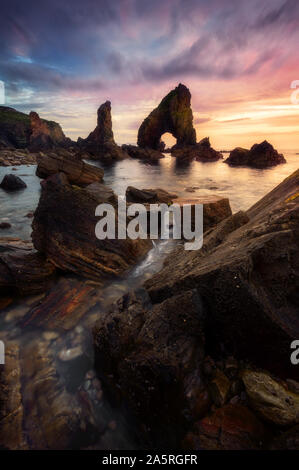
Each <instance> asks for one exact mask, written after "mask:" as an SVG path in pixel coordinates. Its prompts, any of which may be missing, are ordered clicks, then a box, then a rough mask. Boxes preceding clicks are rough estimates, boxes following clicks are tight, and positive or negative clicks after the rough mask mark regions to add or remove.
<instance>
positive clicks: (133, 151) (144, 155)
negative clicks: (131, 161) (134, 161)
mask: <svg viewBox="0 0 299 470" xmlns="http://www.w3.org/2000/svg"><path fill="white" fill-rule="evenodd" d="M121 148H122V149H123V151H124V152H126V153H127V154H128V155H129V156H130V157H131V158H139V159H140V160H144V161H147V162H157V161H159V160H160V158H164V155H163V154H162V153H161V151H160V150H154V149H151V148H141V147H137V146H136V145H126V144H124V145H122V147H121Z"/></svg>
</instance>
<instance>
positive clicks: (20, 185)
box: [0, 174, 27, 191]
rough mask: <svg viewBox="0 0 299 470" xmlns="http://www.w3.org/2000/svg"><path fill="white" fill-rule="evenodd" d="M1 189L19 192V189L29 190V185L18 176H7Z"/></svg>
mask: <svg viewBox="0 0 299 470" xmlns="http://www.w3.org/2000/svg"><path fill="white" fill-rule="evenodd" d="M0 188H2V189H5V190H6V191H17V190H18V189H24V188H27V184H26V183H24V181H23V180H22V179H21V178H19V176H16V175H12V174H10V175H5V176H4V178H3V180H2V182H1V184H0Z"/></svg>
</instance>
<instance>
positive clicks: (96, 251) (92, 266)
mask: <svg viewBox="0 0 299 470" xmlns="http://www.w3.org/2000/svg"><path fill="white" fill-rule="evenodd" d="M115 201H116V196H115V195H114V193H113V191H112V190H110V189H109V188H107V187H106V186H104V185H102V184H100V183H93V184H92V185H91V186H90V187H89V186H87V187H86V188H80V187H78V186H72V185H71V184H70V182H69V180H68V178H67V176H66V174H64V173H58V174H55V175H53V176H52V177H49V178H48V179H46V180H45V181H44V182H43V183H42V193H41V197H40V200H39V204H38V207H37V209H36V211H35V214H34V219H33V224H32V228H33V232H32V240H33V243H34V246H35V248H36V249H37V250H38V251H39V252H40V253H42V254H43V255H44V256H45V257H46V258H47V259H48V260H49V261H51V262H52V264H54V266H56V267H58V268H60V269H61V270H63V271H70V272H74V273H77V274H79V275H80V276H83V277H86V278H91V279H95V280H98V279H101V278H104V277H115V276H118V275H121V274H122V273H123V272H124V271H126V270H127V269H128V268H129V267H130V266H132V265H133V264H134V263H135V262H136V261H137V259H139V258H140V257H141V256H143V255H144V254H145V253H146V252H147V250H148V249H149V247H150V246H151V243H150V241H149V240H131V239H126V240H118V239H113V240H110V239H105V240H99V239H97V238H96V235H95V227H96V224H97V222H98V221H99V218H98V217H96V216H95V209H96V207H97V206H98V205H99V204H101V203H109V204H111V205H113V204H115ZM116 226H117V220H116Z"/></svg>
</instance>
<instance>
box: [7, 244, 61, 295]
mask: <svg viewBox="0 0 299 470" xmlns="http://www.w3.org/2000/svg"><path fill="white" fill-rule="evenodd" d="M54 271H55V267H54V266H53V264H51V263H49V262H48V261H46V259H45V258H44V257H43V256H42V255H41V254H39V253H37V251H36V250H34V248H33V246H32V243H30V242H22V241H21V240H18V239H14V238H2V239H0V292H1V293H5V292H7V291H8V290H11V291H14V292H15V293H17V294H19V295H29V294H37V293H39V292H43V291H44V290H45V289H46V288H47V287H48V286H49V283H50V281H51V280H52V278H53V274H54Z"/></svg>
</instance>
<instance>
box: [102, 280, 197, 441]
mask: <svg viewBox="0 0 299 470" xmlns="http://www.w3.org/2000/svg"><path fill="white" fill-rule="evenodd" d="M203 323H204V317H203V310H202V304H201V300H200V298H199V297H198V295H197V293H196V291H186V292H184V293H183V294H178V295H176V296H174V297H173V298H170V299H167V300H166V301H165V302H162V303H161V304H159V305H156V306H153V305H152V304H151V302H150V299H149V296H148V294H147V293H146V291H145V290H144V289H140V290H137V291H136V292H134V293H132V294H127V295H126V296H124V297H123V298H122V299H120V300H119V301H118V302H117V303H116V304H115V305H113V307H112V308H111V311H110V312H108V313H107V314H105V315H103V316H101V317H100V319H99V321H98V322H97V324H96V326H95V328H94V342H95V348H96V363H97V364H98V367H99V369H100V370H101V373H103V374H104V375H106V377H107V376H109V382H110V385H111V386H112V387H113V389H114V392H115V395H116V396H119V395H120V393H121V394H122V396H125V398H126V400H127V402H128V403H129V406H130V408H131V410H132V411H133V412H134V414H135V415H136V416H138V418H139V419H141V420H142V421H145V422H146V423H147V428H148V430H149V435H152V438H153V439H156V438H157V439H158V442H159V444H160V445H163V444H165V443H166V442H167V443H168V444H169V442H172V444H173V445H175V444H177V442H176V441H175V439H176V438H177V436H176V433H174V432H173V429H179V428H180V425H182V424H183V423H185V417H184V413H183V410H184V409H185V411H186V409H189V407H190V401H191V400H190V398H191V397H192V399H193V400H195V401H196V400H197V399H198V397H202V393H203V389H204V388H203V385H202V380H201V374H200V371H199V365H200V362H201V360H202V358H203V354H204V337H203V330H202V327H203ZM178 403H180V406H178ZM189 412H190V410H189ZM186 414H187V411H186ZM157 428H158V435H157Z"/></svg>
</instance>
